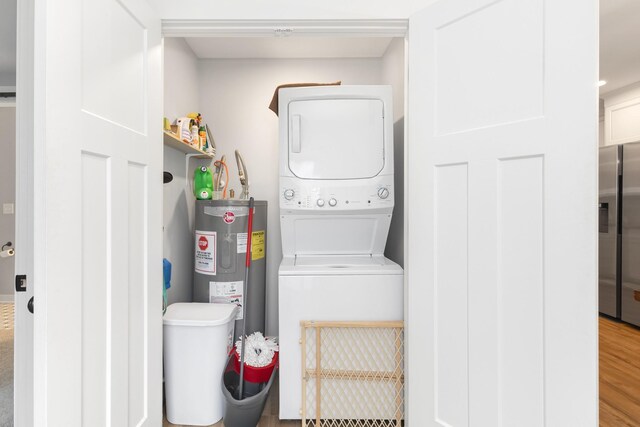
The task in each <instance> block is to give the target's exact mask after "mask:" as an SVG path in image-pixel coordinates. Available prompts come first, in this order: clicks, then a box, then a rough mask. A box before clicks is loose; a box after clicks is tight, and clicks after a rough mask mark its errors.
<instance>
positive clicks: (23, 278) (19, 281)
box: [16, 274, 27, 292]
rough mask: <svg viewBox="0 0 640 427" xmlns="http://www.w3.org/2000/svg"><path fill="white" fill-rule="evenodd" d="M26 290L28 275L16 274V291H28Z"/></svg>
mask: <svg viewBox="0 0 640 427" xmlns="http://www.w3.org/2000/svg"><path fill="white" fill-rule="evenodd" d="M26 291H27V275H26V274H17V275H16V292H26Z"/></svg>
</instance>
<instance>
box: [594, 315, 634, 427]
mask: <svg viewBox="0 0 640 427" xmlns="http://www.w3.org/2000/svg"><path fill="white" fill-rule="evenodd" d="M599 335H600V427H640V329H638V328H635V327H633V326H630V325H627V324H626V323H621V322H616V321H613V320H611V319H609V318H605V317H600V332H599Z"/></svg>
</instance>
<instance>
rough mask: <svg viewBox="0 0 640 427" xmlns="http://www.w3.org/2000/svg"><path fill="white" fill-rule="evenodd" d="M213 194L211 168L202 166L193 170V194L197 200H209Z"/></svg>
mask: <svg viewBox="0 0 640 427" xmlns="http://www.w3.org/2000/svg"><path fill="white" fill-rule="evenodd" d="M212 194H213V175H212V174H211V169H209V168H208V167H206V166H202V167H201V168H198V169H196V170H194V171H193V195H194V196H196V199H198V200H209V199H211V196H212Z"/></svg>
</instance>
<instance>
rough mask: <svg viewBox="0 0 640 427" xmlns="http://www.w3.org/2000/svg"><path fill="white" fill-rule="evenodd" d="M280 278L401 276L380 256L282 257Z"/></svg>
mask: <svg viewBox="0 0 640 427" xmlns="http://www.w3.org/2000/svg"><path fill="white" fill-rule="evenodd" d="M278 273H279V274H280V276H301V275H302V276H309V275H320V276H327V275H328V276H348V275H402V274H403V270H402V267H400V266H399V265H398V264H396V263H395V262H393V261H391V260H390V259H388V258H385V257H384V256H382V255H352V256H344V255H324V256H295V257H283V259H282V262H281V263H280V268H279V271H278Z"/></svg>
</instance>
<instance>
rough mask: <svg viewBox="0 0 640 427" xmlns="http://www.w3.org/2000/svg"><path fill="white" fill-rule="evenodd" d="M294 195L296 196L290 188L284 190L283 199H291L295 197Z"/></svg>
mask: <svg viewBox="0 0 640 427" xmlns="http://www.w3.org/2000/svg"><path fill="white" fill-rule="evenodd" d="M295 195H296V192H295V191H293V190H292V189H290V188H288V189H286V190H284V198H285V199H287V200H291V199H293V196H295Z"/></svg>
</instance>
